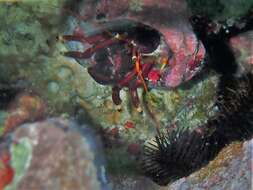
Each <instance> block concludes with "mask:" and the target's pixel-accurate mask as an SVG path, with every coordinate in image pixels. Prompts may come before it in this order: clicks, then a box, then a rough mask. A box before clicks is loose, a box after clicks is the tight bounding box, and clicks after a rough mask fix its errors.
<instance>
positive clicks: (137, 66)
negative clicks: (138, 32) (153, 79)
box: [133, 52, 148, 92]
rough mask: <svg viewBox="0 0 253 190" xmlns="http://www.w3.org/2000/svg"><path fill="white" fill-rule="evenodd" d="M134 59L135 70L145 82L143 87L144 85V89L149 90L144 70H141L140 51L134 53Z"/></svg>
mask: <svg viewBox="0 0 253 190" xmlns="http://www.w3.org/2000/svg"><path fill="white" fill-rule="evenodd" d="M133 59H134V60H135V71H136V72H137V74H138V76H139V77H140V79H141V82H142V84H143V87H144V90H145V91H146V92H148V87H147V84H146V82H145V80H144V77H143V75H142V70H141V56H140V54H139V53H138V52H135V53H134V56H133Z"/></svg>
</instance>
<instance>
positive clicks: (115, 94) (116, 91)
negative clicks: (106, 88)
mask: <svg viewBox="0 0 253 190" xmlns="http://www.w3.org/2000/svg"><path fill="white" fill-rule="evenodd" d="M120 90H121V89H120V88H119V87H117V86H114V87H113V88H112V101H113V103H114V104H115V105H120V104H121V102H122V100H121V98H120Z"/></svg>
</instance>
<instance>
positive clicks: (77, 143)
mask: <svg viewBox="0 0 253 190" xmlns="http://www.w3.org/2000/svg"><path fill="white" fill-rule="evenodd" d="M80 129H82V130H83V131H82V132H80ZM78 130H79V132H78ZM82 133H83V135H82ZM96 140H98V139H97V138H96V136H95V134H94V133H93V132H92V131H90V130H89V129H87V127H86V126H77V125H76V124H75V123H73V122H70V121H67V120H64V119H60V118H54V119H47V120H46V121H41V122H37V123H31V124H25V125H22V126H20V127H18V129H17V130H16V131H15V132H14V133H13V134H12V143H11V145H10V153H11V157H12V158H11V165H12V167H13V169H14V171H15V175H14V179H13V182H12V183H11V184H10V185H9V186H8V187H7V188H6V189H7V190H11V189H13V190H14V189H15V190H16V189H17V190H27V189H30V190H33V189H34V190H35V189H55V190H57V189H58V190H63V189H66V190H67V189H68V190H69V189H83V190H84V189H85V190H101V189H105V190H106V189H109V188H108V187H107V184H105V183H106V182H107V181H105V180H106V176H105V168H104V167H105V166H104V165H103V164H104V160H103V155H102V150H101V147H100V145H99V143H97V141H96Z"/></svg>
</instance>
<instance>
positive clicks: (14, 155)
mask: <svg viewBox="0 0 253 190" xmlns="http://www.w3.org/2000/svg"><path fill="white" fill-rule="evenodd" d="M31 143H32V142H31V141H30V140H29V139H28V138H22V139H20V140H19V142H18V143H17V144H12V145H11V148H10V150H11V166H12V168H13V169H14V171H15V175H14V179H13V181H12V183H11V184H10V185H8V186H7V187H6V190H15V189H17V186H18V183H19V182H20V180H21V179H22V177H23V175H24V174H25V171H26V169H27V168H28V167H29V164H30V161H31V158H32V144H31Z"/></svg>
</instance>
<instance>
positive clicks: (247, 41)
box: [0, 0, 253, 190]
mask: <svg viewBox="0 0 253 190" xmlns="http://www.w3.org/2000/svg"><path fill="white" fill-rule="evenodd" d="M66 2H68V1H65V0H44V1H41V2H40V3H38V1H29V0H24V1H22V2H15V1H14V3H11V2H10V3H1V4H0V17H1V18H2V20H1V22H0V28H1V33H0V73H1V74H0V84H2V83H5V82H6V81H8V82H11V83H15V82H16V81H19V80H23V81H25V82H26V83H27V84H29V85H28V86H26V91H29V92H30V91H31V92H34V93H36V94H37V96H38V99H37V98H35V100H38V102H41V100H43V101H42V104H41V105H43V108H44V107H45V108H46V109H45V110H44V109H43V113H42V112H39V111H38V113H41V114H42V115H43V116H44V117H47V116H49V117H50V116H51V115H64V116H65V117H66V118H70V117H72V116H74V117H76V118H77V119H78V120H81V121H82V122H84V123H85V122H87V121H88V122H90V123H92V125H91V127H94V128H96V129H97V128H98V129H101V131H102V132H101V134H102V135H103V137H104V138H105V141H104V144H105V145H106V149H105V153H106V155H105V156H106V158H107V161H108V170H109V171H110V174H111V180H112V186H113V188H114V189H115V190H116V189H117V190H124V189H126V190H127V189H129V190H130V189H136V190H141V188H143V189H145V190H146V189H147V190H148V188H149V189H150V190H151V189H152V190H153V189H159V187H158V186H157V185H155V184H154V183H152V182H151V181H150V180H148V179H146V178H142V177H140V176H139V171H138V167H137V161H138V159H137V158H138V155H139V153H140V150H141V145H142V144H143V143H144V142H145V141H147V140H148V139H150V138H152V137H154V135H155V134H156V131H155V127H154V126H155V125H156V124H155V122H154V120H153V119H152V118H151V117H150V110H152V113H153V114H154V116H155V118H156V120H158V121H159V124H160V125H161V126H162V130H163V129H164V130H167V129H175V128H184V129H189V128H194V127H196V126H198V125H200V124H202V123H204V122H205V121H206V120H207V119H208V118H209V117H211V116H213V115H214V114H215V107H214V99H215V93H216V88H217V80H218V76H216V75H215V74H214V73H212V72H210V73H204V74H203V75H204V77H203V78H202V77H200V79H199V80H197V81H190V83H189V84H187V85H185V86H184V87H182V88H178V89H175V90H173V91H164V90H158V89H152V90H150V91H149V93H148V94H145V93H144V92H143V90H142V89H139V90H138V94H139V97H141V98H140V99H141V104H142V106H143V112H141V113H139V112H138V111H137V110H136V109H135V108H134V107H133V106H132V104H131V98H130V96H129V94H128V93H127V90H125V89H123V91H121V98H122V100H123V103H122V105H121V109H120V110H119V109H118V108H117V106H115V105H114V104H113V102H112V99H111V88H110V87H108V86H102V85H100V84H98V83H96V82H95V81H94V80H93V79H92V78H91V76H90V75H89V74H88V72H87V68H85V64H86V63H85V61H84V63H82V64H83V65H80V64H79V62H77V61H76V60H74V59H70V58H67V57H65V56H63V55H62V52H65V51H66V50H67V47H65V45H64V44H63V43H62V42H59V41H57V40H56V37H57V36H58V35H63V34H65V33H66V31H67V30H66V28H68V27H69V26H68V22H67V21H69V19H70V20H71V18H73V15H71V13H69V12H68V11H64V10H62V9H61V7H62V6H63V5H65V3H66ZM69 2H70V1H69ZM83 2H84V3H87V4H89V6H85V7H84V9H83V14H84V15H87V18H88V17H92V18H93V17H94V16H95V13H97V12H96V11H94V10H96V8H99V6H100V5H99V3H94V2H99V1H93V0H83ZM103 2H105V1H103ZM110 2H111V3H110V8H111V10H110V11H108V17H109V18H113V17H115V16H117V15H121V13H125V12H127V10H129V11H130V12H131V14H132V15H135V16H137V17H139V18H140V17H141V14H140V12H141V11H143V9H144V8H145V6H148V7H149V6H150V7H152V6H154V2H155V1H153V0H130V1H126V0H122V1H121V0H112V1H110ZM161 2H162V1H161ZM182 2H183V1H173V0H168V1H163V3H161V4H160V5H159V6H160V7H166V8H169V9H170V10H173V11H172V12H170V14H169V18H170V19H168V20H166V21H165V23H162V24H161V25H163V24H166V22H169V21H172V20H174V18H175V17H177V16H175V15H174V14H175V13H176V14H184V13H183V12H180V11H179V9H180V7H181V8H182V9H183V10H185V9H186V4H185V3H182ZM187 2H188V4H189V2H193V5H192V6H195V8H196V9H198V8H199V7H198V6H197V5H198V3H197V4H196V0H189V1H187ZM194 2H195V4H194ZM221 2H222V3H221V7H222V6H225V5H227V8H226V9H224V11H223V13H224V14H228V15H229V14H230V15H231V13H234V11H235V8H234V7H235V6H232V4H233V3H231V4H229V3H228V2H230V1H226V0H222V1H221ZM233 2H234V3H235V4H237V3H236V1H233ZM238 2H239V1H238ZM240 2H242V3H241V7H243V8H237V7H238V6H236V10H237V12H236V15H241V12H245V10H247V9H248V8H247V7H248V4H250V1H247V0H244V1H240ZM87 4H86V5H87ZM119 4H120V5H122V6H121V7H120V8H119V7H118V5H119ZM199 4H201V2H200V3H199ZM202 4H204V5H200V6H202V8H203V6H204V7H205V8H206V9H207V10H208V13H210V14H211V13H214V12H219V9H218V7H217V6H216V4H215V3H214V4H215V5H214V6H209V5H210V4H212V3H210V2H209V1H206V2H204V1H202ZM239 4H240V3H239ZM244 6H245V7H244ZM100 8H101V10H102V8H103V6H102V3H101V7H100ZM194 10H195V9H194ZM196 12H198V11H196ZM100 16H101V15H100ZM102 16H103V15H102ZM148 19H151V20H152V19H153V20H156V21H157V19H156V16H154V17H152V18H150V17H145V19H144V20H146V22H149V20H148ZM102 20H103V19H102ZM158 21H159V19H158ZM160 21H161V20H160ZM163 22H164V21H163ZM86 24H87V23H86ZM85 26H86V28H89V27H90V25H89V24H87V25H85ZM159 26H160V25H159ZM182 27H183V26H182ZM2 29H4V30H2ZM252 36H253V35H252V33H248V34H246V35H244V37H241V38H240V37H239V38H238V39H234V40H232V41H231V43H232V46H233V48H234V51H235V54H236V57H237V59H239V61H241V64H242V65H243V67H244V66H245V65H246V69H252V65H253V62H252V52H253V51H252V42H253V38H252ZM175 37H178V36H175ZM174 41H175V44H177V41H176V40H174ZM248 63H250V64H251V65H250V66H249V65H247V64H248ZM244 68H245V67H244ZM0 90H1V85H0ZM37 96H36V97H37ZM40 99H41V100H40ZM29 104H30V103H29ZM2 107H8V106H6V105H3V106H2ZM21 108H25V109H22V111H23V112H21V114H20V112H18V113H19V114H20V115H19V116H20V118H21V119H22V123H23V121H26V122H27V121H31V120H32V121H33V120H36V119H37V118H38V117H34V118H33V117H30V116H31V115H33V107H32V109H30V107H28V108H29V109H27V108H26V106H23V107H22V106H21ZM19 110H20V109H18V111H19ZM15 111H16V110H15ZM35 111H36V110H35ZM29 114H30V115H29ZM27 115H28V116H27ZM8 116H9V113H7V112H6V110H4V111H1V112H0V134H2V133H3V128H4V127H6V126H4V125H5V124H4V121H5V119H6V118H7V117H8ZM27 117H28V118H27ZM13 118H16V117H13ZM30 119H31V120H30ZM56 120H57V119H56ZM56 120H54V121H52V120H48V121H45V122H42V123H33V124H27V125H25V126H26V127H23V126H22V127H21V128H19V127H18V126H15V127H14V128H15V129H16V127H17V131H15V132H14V134H13V136H14V138H16V140H17V142H19V143H18V144H17V145H15V143H13V144H12V147H14V148H13V150H17V156H16V157H15V156H14V157H15V158H16V161H17V162H16V161H15V162H16V166H17V167H18V168H20V169H17V167H16V168H15V169H16V176H15V179H14V182H13V183H14V184H12V185H11V186H10V187H8V188H7V189H9V188H10V189H11V188H12V189H15V188H19V189H24V190H27V189H33V188H34V187H35V186H36V185H38V186H39V188H40V187H41V188H42V187H47V188H49V189H59V188H60V189H64V188H66V189H71V188H75V189H83V188H84V187H87V188H91V187H92V188H93V187H94V190H95V189H96V188H99V186H101V182H99V181H101V180H97V178H101V179H103V178H104V177H102V176H103V175H104V174H103V172H102V171H101V173H100V174H99V175H98V174H97V172H96V164H94V151H95V150H96V149H95V148H94V149H93V148H92V149H91V150H90V149H89V148H87V147H86V146H85V144H86V143H84V142H83V138H84V139H85V137H83V134H77V133H75V132H66V131H65V127H64V126H65V125H66V126H67V125H68V122H66V121H63V120H58V121H59V122H55V121H56ZM9 121H10V123H12V121H13V119H12V118H10V119H9ZM64 123H65V124H64ZM18 124H20V123H18ZM59 126H60V127H59ZM33 132H35V133H36V134H32V133H33ZM78 133H79V132H78ZM34 135H38V136H34ZM72 141H73V142H72ZM33 142H37V143H38V144H33ZM58 143H60V144H58ZM81 144H82V145H83V144H84V145H83V146H81ZM15 146H16V148H15ZM33 150H36V151H35V152H33ZM77 150H79V151H80V155H79V153H78V151H77ZM22 152H23V153H22ZM14 154H16V153H14ZM59 155H60V156H59ZM15 158H14V159H15ZM224 159H225V157H224ZM27 160H28V161H29V162H27ZM41 161H43V162H41ZM57 163H61V164H62V165H64V167H62V165H57ZM235 163H238V166H239V165H240V162H239V160H238V162H235ZM43 164H46V165H47V166H45V165H43ZM102 165H103V164H102ZM28 166H29V167H28ZM44 166H45V167H44ZM235 167H236V166H235ZM41 168H43V169H45V170H43V171H42V172H38V171H37V170H40V169H41ZM89 168H90V169H89ZM100 169H101V168H100ZM85 170H86V171H88V170H89V171H90V173H89V172H88V174H87V173H85V172H84V171H85ZM101 170H102V169H101ZM245 170H246V169H245ZM66 171H68V172H66ZM229 171H230V170H229ZM230 172H232V173H231V175H233V172H234V170H231V171H230ZM234 173H235V172H234ZM128 174H129V175H128ZM126 175H127V177H126ZM224 175H225V171H224ZM21 176H23V177H22V178H21ZM29 176H30V177H29ZM31 176H32V178H33V179H34V180H29V179H30V178H31ZM55 176H58V177H57V180H58V182H57V183H53V182H52V179H53V178H54V177H55ZM72 176H75V178H76V181H75V183H74V182H72V181H71V180H70V179H71V178H72ZM99 176H100V177H99ZM17 177H18V178H17ZM19 177H20V178H19ZM246 178H247V176H246ZM81 179H82V180H81ZM187 179H188V178H187ZM207 179H209V178H207ZM247 179H248V178H247ZM43 180H44V181H43ZM182 180H183V181H182ZM182 180H180V181H179V182H177V183H175V185H174V184H173V185H172V186H170V187H171V188H175V189H181V188H182V189H183V188H184V187H187V188H188V187H189V188H193V186H194V185H193V183H192V184H191V183H190V182H188V181H187V180H186V179H182ZM185 180H186V181H185ZM102 181H104V182H103V183H106V182H105V181H106V180H104V179H103V180H102ZM86 182H87V183H86ZM223 182H224V184H226V183H225V180H224V181H223ZM235 183H237V182H235ZM238 183H239V182H238ZM177 184H179V185H177ZM199 184H200V183H199ZM220 184H222V182H220ZM240 184H242V183H241V182H240ZM247 184H248V183H247V182H245V185H247ZM82 185H85V186H82ZM86 185H87V186H86ZM208 185H209V186H208ZM243 185H244V184H243ZM38 186H36V188H37V187H38ZM102 186H103V185H102ZM200 186H201V185H200ZM211 186H212V185H210V184H207V187H210V188H211ZM104 187H105V188H107V187H106V185H104ZM218 187H219V188H221V189H222V188H223V186H221V185H218ZM226 187H230V186H229V185H228V186H226ZM235 187H238V186H237V184H235ZM187 188H186V189H187ZM203 188H204V187H203ZM231 188H232V187H231ZM166 189H167V187H166ZM92 190H93V189H92Z"/></svg>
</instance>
